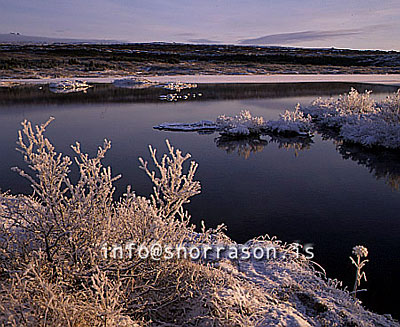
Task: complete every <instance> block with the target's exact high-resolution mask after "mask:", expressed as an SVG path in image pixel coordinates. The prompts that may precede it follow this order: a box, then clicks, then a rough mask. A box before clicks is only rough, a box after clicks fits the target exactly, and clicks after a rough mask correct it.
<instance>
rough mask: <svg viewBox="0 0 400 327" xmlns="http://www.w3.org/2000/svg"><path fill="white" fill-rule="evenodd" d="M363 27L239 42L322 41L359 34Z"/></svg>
mask: <svg viewBox="0 0 400 327" xmlns="http://www.w3.org/2000/svg"><path fill="white" fill-rule="evenodd" d="M363 32H364V30H363V29H346V30H345V29H343V30H332V31H304V32H294V33H281V34H270V35H266V36H262V37H259V38H254V39H244V40H239V43H240V44H290V43H295V42H304V41H321V40H322V41H324V40H330V39H334V38H338V37H343V36H352V35H359V34H362V33H363Z"/></svg>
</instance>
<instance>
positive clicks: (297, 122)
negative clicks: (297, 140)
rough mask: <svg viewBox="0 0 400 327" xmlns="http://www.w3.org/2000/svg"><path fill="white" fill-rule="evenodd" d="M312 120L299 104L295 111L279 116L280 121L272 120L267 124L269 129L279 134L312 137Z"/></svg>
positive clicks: (287, 111)
mask: <svg viewBox="0 0 400 327" xmlns="http://www.w3.org/2000/svg"><path fill="white" fill-rule="evenodd" d="M311 121H312V118H311V116H310V115H308V114H304V113H303V111H302V110H301V108H300V104H297V106H296V108H295V110H294V111H289V110H286V111H285V113H284V114H281V115H280V116H279V119H278V120H270V121H268V122H267V124H266V126H267V128H268V129H269V130H270V131H272V132H273V133H277V134H287V135H290V134H293V135H311V130H312V124H311Z"/></svg>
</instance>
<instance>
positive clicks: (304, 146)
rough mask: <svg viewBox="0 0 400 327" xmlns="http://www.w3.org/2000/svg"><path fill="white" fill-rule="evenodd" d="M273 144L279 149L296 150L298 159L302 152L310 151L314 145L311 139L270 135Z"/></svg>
mask: <svg viewBox="0 0 400 327" xmlns="http://www.w3.org/2000/svg"><path fill="white" fill-rule="evenodd" d="M270 137H271V142H273V143H277V144H278V148H279V149H286V150H294V153H295V156H296V157H297V156H298V154H299V152H300V151H304V150H309V149H310V148H311V145H312V144H313V143H314V141H313V140H312V138H310V137H300V136H294V137H284V136H280V135H270Z"/></svg>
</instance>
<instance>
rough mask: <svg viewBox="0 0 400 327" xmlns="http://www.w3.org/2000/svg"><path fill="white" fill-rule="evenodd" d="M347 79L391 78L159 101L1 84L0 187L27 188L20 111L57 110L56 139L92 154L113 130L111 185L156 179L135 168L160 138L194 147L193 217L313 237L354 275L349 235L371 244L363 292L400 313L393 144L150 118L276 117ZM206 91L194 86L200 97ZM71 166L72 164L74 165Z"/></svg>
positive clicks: (242, 235)
mask: <svg viewBox="0 0 400 327" xmlns="http://www.w3.org/2000/svg"><path fill="white" fill-rule="evenodd" d="M351 86H353V87H355V88H356V89H358V90H359V91H364V90H366V89H372V90H373V94H375V97H376V98H379V99H381V98H384V97H385V96H386V95H387V94H389V93H390V92H394V91H396V88H394V87H389V86H380V85H363V84H346V83H298V84H290V83H284V84H219V85H217V84H215V85H213V84H204V85H199V87H198V89H194V90H188V91H182V92H183V94H186V93H188V92H191V93H192V94H193V93H195V94H197V96H196V97H191V98H190V100H186V101H177V102H167V101H160V100H159V96H160V95H161V94H166V93H167V91H166V90H161V89H142V90H132V89H122V88H115V87H113V86H112V85H95V86H94V87H93V88H90V89H89V90H88V92H87V93H86V94H84V93H70V94H54V93H51V92H50V91H49V89H48V87H47V86H29V87H28V86H24V87H17V88H11V89H7V88H0V137H1V140H2V142H1V144H0V158H1V159H0V188H1V190H2V191H6V190H10V191H11V192H12V193H29V192H30V188H29V183H28V182H26V181H25V180H24V179H22V177H19V176H18V175H17V174H16V173H14V172H12V171H11V170H10V167H12V166H17V165H18V166H22V167H24V165H23V162H22V157H21V155H20V154H19V153H18V152H16V151H15V142H16V139H17V130H18V129H19V128H20V122H21V121H22V120H24V119H28V120H30V121H32V122H33V123H41V122H44V121H46V120H47V119H48V118H49V117H50V116H54V117H55V118H56V119H55V121H54V122H53V123H52V124H51V125H50V126H49V128H48V133H47V136H48V137H49V138H50V139H51V141H52V142H53V144H54V145H55V146H56V149H57V150H58V151H60V152H63V153H65V154H68V155H72V151H71V149H70V145H71V144H73V143H75V141H80V142H81V145H82V149H83V150H84V151H87V152H89V153H90V154H92V155H94V154H95V152H96V150H97V147H98V146H99V145H101V144H102V142H103V139H104V138H107V139H110V140H112V144H113V145H112V149H111V150H110V152H109V153H108V156H107V157H106V160H105V164H106V165H111V166H112V169H113V173H114V174H115V175H117V174H119V173H121V174H122V176H123V177H122V179H121V180H119V181H118V182H117V183H116V186H117V195H121V194H122V193H123V192H124V190H125V188H126V185H128V184H130V185H132V187H133V189H134V190H136V193H137V194H139V195H146V196H147V195H149V194H150V192H151V190H152V186H151V183H150V181H149V180H148V178H147V177H146V176H145V174H144V172H143V171H142V170H140V169H139V168H138V165H139V162H138V157H143V158H145V159H149V153H148V149H147V146H148V145H149V144H151V145H153V146H154V147H156V148H157V149H158V153H159V154H161V153H164V152H165V151H166V146H165V139H168V140H169V141H170V142H171V144H172V145H174V146H175V147H177V148H180V149H181V150H183V152H190V153H191V154H192V158H193V160H195V161H196V162H198V163H199V168H198V172H197V179H198V180H200V181H201V184H202V194H200V195H198V196H196V197H194V198H193V200H192V202H191V203H190V204H189V205H188V206H187V208H188V210H189V211H190V213H191V215H192V221H193V223H195V224H196V225H199V222H200V221H201V220H204V221H205V223H206V226H208V227H216V226H217V225H218V224H220V223H225V224H226V225H227V226H228V231H227V234H228V235H229V236H230V237H231V238H233V239H234V240H235V241H237V242H241V243H243V242H245V241H247V240H248V239H250V238H252V237H255V236H258V235H264V234H269V235H271V236H273V235H276V236H277V237H278V238H279V239H281V240H283V241H286V242H293V241H299V242H301V243H303V244H304V243H312V244H313V245H314V252H315V255H316V257H315V261H316V262H318V263H319V264H321V265H322V266H323V267H324V268H325V270H326V272H327V275H328V277H331V278H338V279H340V280H343V281H344V285H348V286H349V288H351V287H352V285H353V281H354V280H353V276H354V274H355V270H354V267H353V266H352V265H351V262H350V260H349V255H351V250H352V248H353V246H355V245H365V246H366V247H367V248H368V250H369V257H368V259H369V260H370V262H369V263H368V264H367V265H366V268H365V271H366V274H367V278H368V282H364V283H363V284H362V285H361V288H367V289H368V291H367V292H360V293H359V297H360V299H361V300H362V301H363V302H364V303H365V304H366V306H367V307H368V308H369V309H371V310H373V311H376V312H378V313H390V314H392V315H393V316H395V317H399V309H398V300H397V299H398V294H400V282H399V279H398V276H400V259H399V258H400V257H399V253H400V242H399V240H400V237H399V235H400V191H399V185H400V154H399V152H395V151H376V150H375V151H372V150H368V149H363V148H361V147H357V146H351V145H343V144H341V143H340V142H337V141H334V140H332V139H330V138H329V137H328V135H319V134H316V135H315V137H314V138H313V143H304V142H303V143H301V142H300V143H299V142H298V143H295V142H292V141H290V140H287V139H286V140H285V139H273V140H271V139H269V138H262V139H258V140H239V141H232V140H226V139H223V138H219V135H218V134H215V133H214V134H198V133H188V132H186V133H178V132H165V131H158V130H155V129H153V126H154V125H157V124H159V123H163V122H195V121H198V120H202V119H207V120H215V119H216V117H217V116H218V115H220V114H226V115H235V114H238V113H239V111H240V110H242V109H247V110H249V111H250V112H251V113H252V114H253V115H257V116H263V117H264V118H265V119H275V118H277V117H278V115H279V114H280V113H282V112H283V111H284V110H285V109H293V108H294V106H295V105H296V104H297V103H300V104H301V105H303V106H306V105H308V104H310V102H311V101H312V100H314V99H315V98H317V97H319V96H321V97H329V96H337V95H338V94H341V93H344V92H348V91H349V90H350V87H351ZM199 93H202V96H201V97H200V96H198V94H199ZM74 173H76V172H74Z"/></svg>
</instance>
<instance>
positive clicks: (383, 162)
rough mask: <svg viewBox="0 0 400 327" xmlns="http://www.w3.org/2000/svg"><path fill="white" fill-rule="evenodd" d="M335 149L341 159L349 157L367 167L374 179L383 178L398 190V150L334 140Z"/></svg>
mask: <svg viewBox="0 0 400 327" xmlns="http://www.w3.org/2000/svg"><path fill="white" fill-rule="evenodd" d="M335 143H336V149H337V151H338V152H339V153H340V154H341V155H342V157H343V159H345V160H347V159H351V160H353V161H355V162H357V164H358V165H360V166H364V167H366V168H368V170H369V172H370V173H371V174H372V175H374V176H375V178H376V179H378V180H379V179H383V180H384V181H385V183H386V184H387V185H388V186H390V188H391V189H392V190H400V152H399V151H393V150H392V151H391V150H381V149H368V148H365V147H362V146H359V145H356V144H348V143H343V142H341V141H336V142H335Z"/></svg>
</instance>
